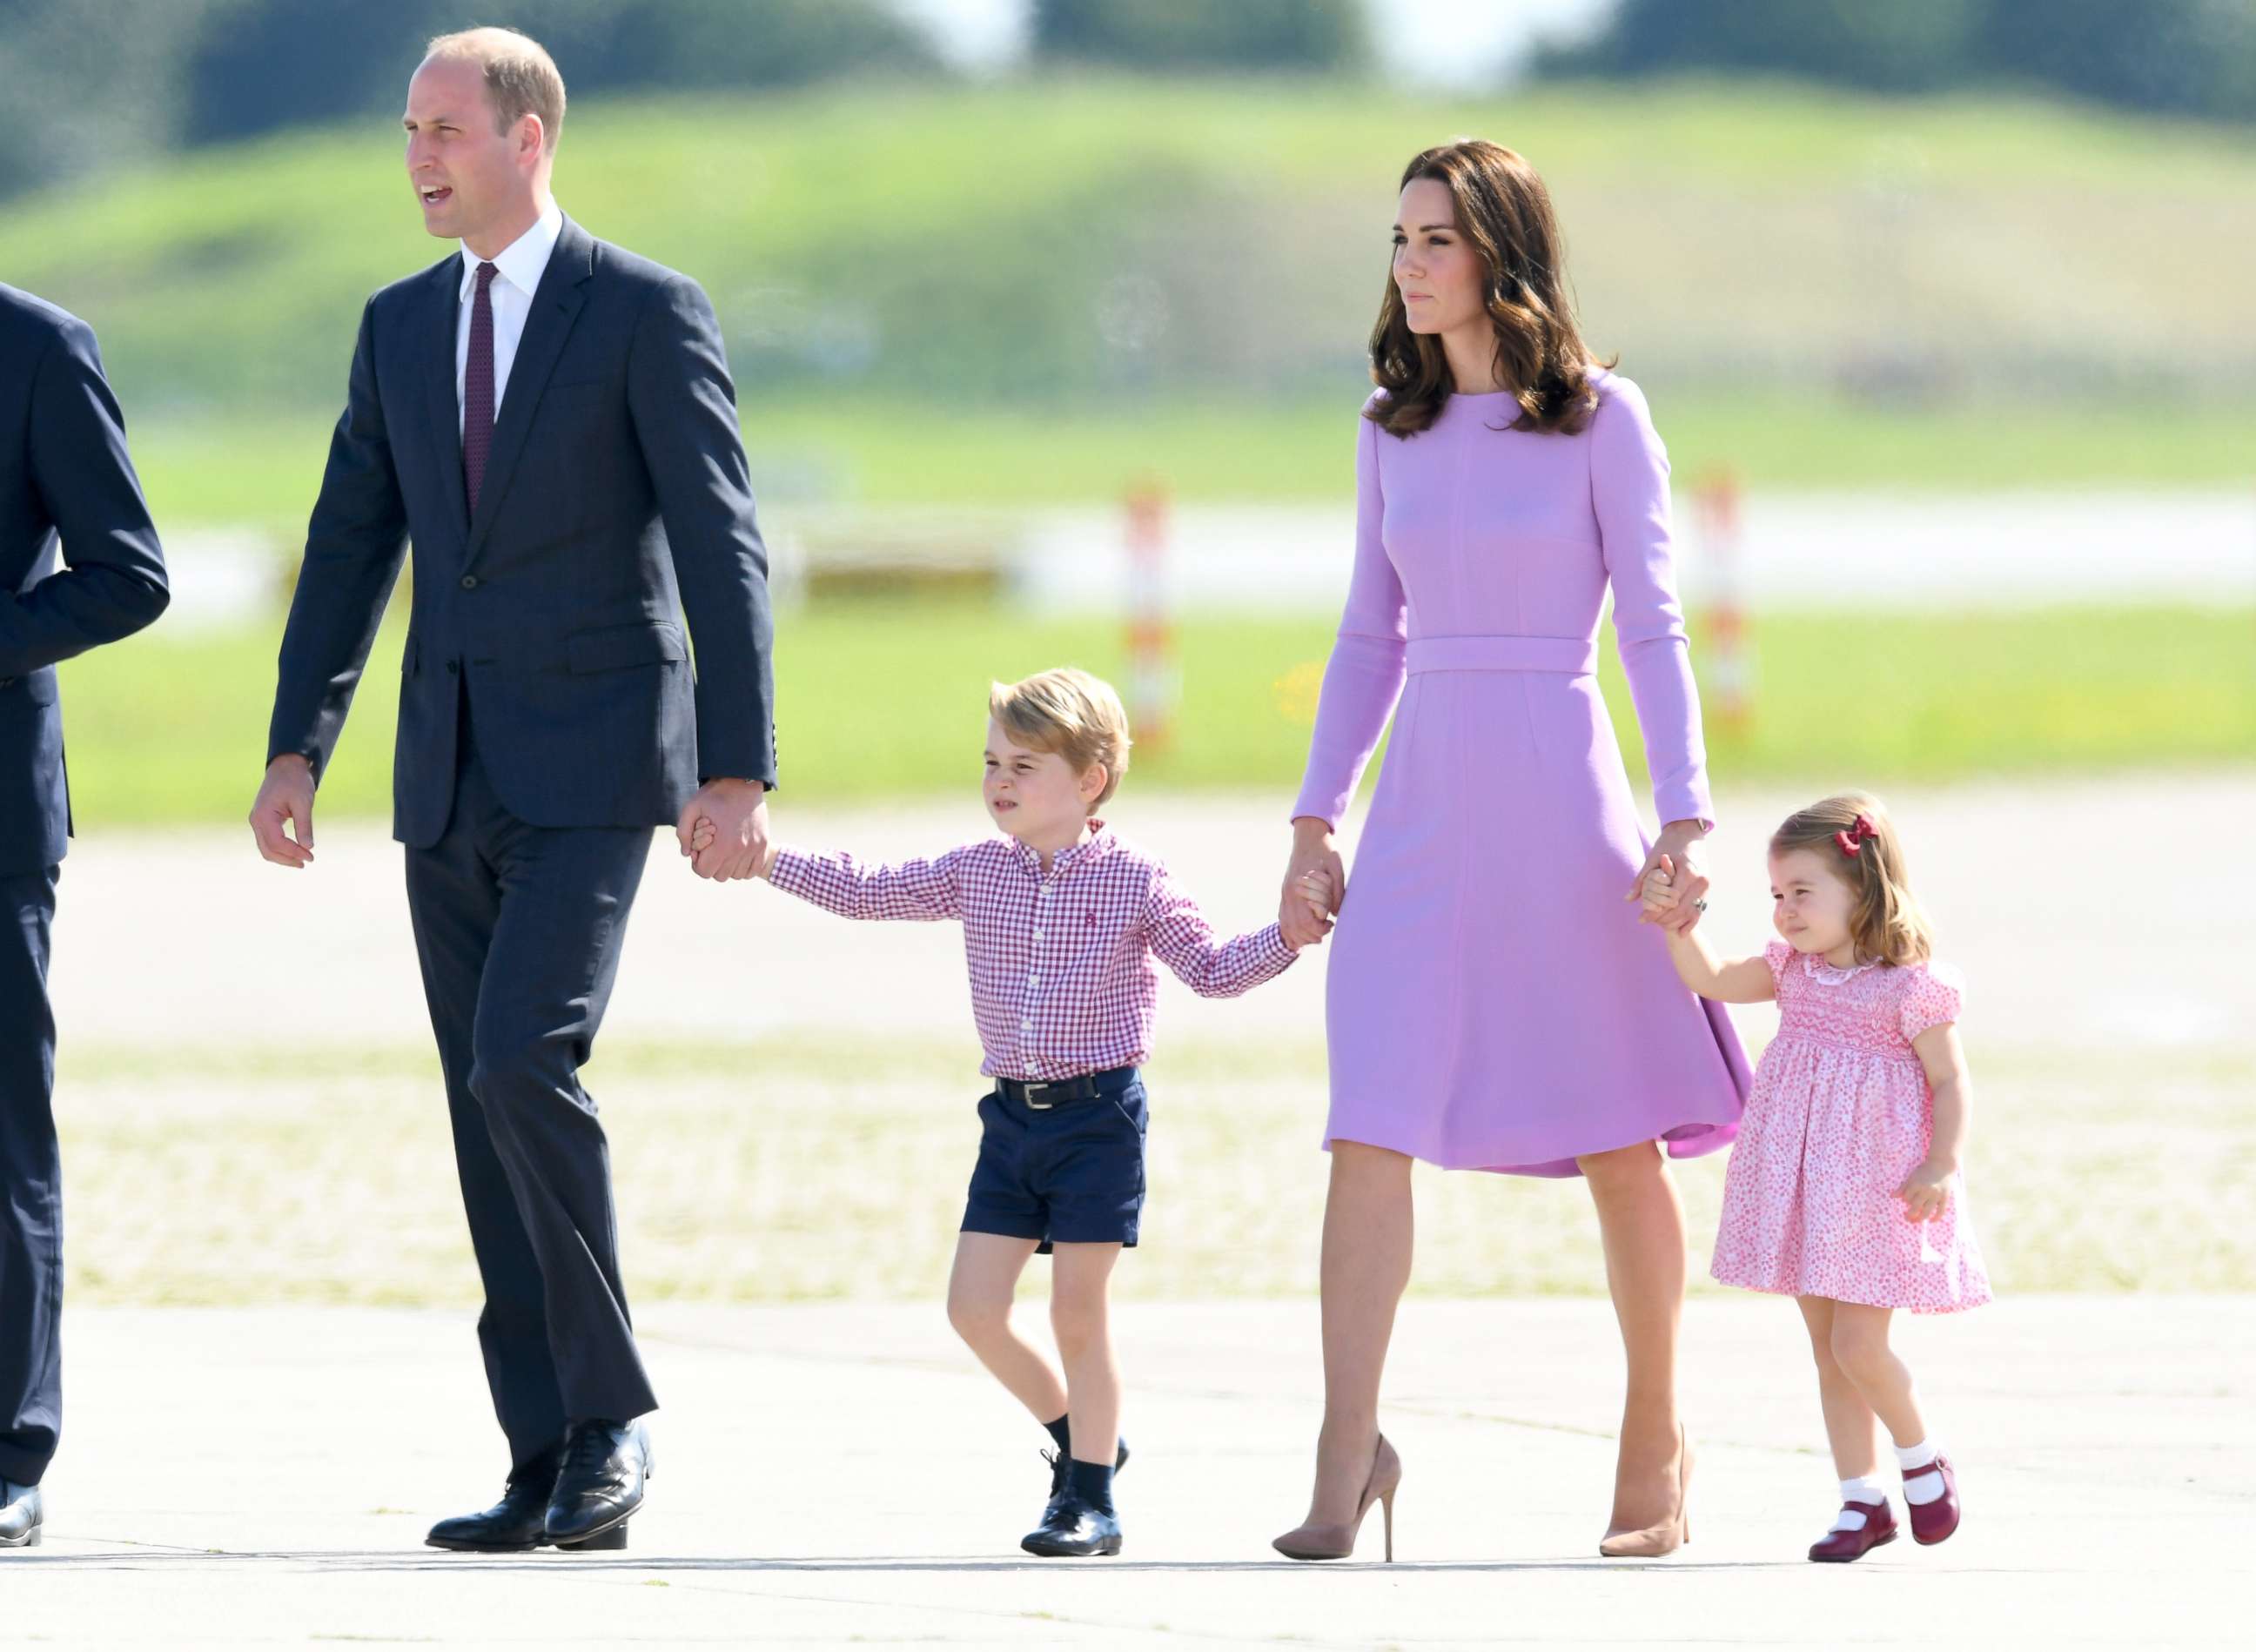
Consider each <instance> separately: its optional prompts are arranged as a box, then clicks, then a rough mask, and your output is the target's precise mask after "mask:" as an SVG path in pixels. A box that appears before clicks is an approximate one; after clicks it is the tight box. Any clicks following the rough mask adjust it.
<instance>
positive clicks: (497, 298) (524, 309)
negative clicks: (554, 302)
mask: <svg viewBox="0 0 2256 1652" xmlns="http://www.w3.org/2000/svg"><path fill="white" fill-rule="evenodd" d="M563 233H564V215H563V214H562V213H561V212H560V211H559V210H558V209H557V208H556V204H555V203H554V202H553V201H551V202H550V203H549V206H548V210H547V211H546V212H544V213H542V214H541V215H540V218H539V222H536V223H535V224H534V225H533V226H532V228H531V229H527V230H526V231H525V233H524V234H523V235H521V236H519V237H518V238H517V239H516V240H514V241H512V242H511V243H510V244H508V245H507V246H505V247H504V248H503V249H502V250H501V252H500V253H499V255H498V256H497V257H496V258H495V259H494V267H495V269H496V270H497V272H498V273H497V275H495V277H494V279H493V286H490V287H489V288H488V289H487V291H486V300H487V301H488V302H489V303H490V304H491V305H492V306H493V333H494V336H493V351H494V420H495V421H496V422H497V423H498V422H499V421H500V419H501V399H502V397H503V395H504V393H505V392H507V391H508V389H509V370H510V367H511V364H514V363H515V362H516V360H517V343H518V340H519V339H521V338H523V337H524V336H525V317H526V316H527V315H530V314H532V294H533V291H534V289H535V288H537V287H539V285H540V272H542V271H543V270H546V268H547V267H548V255H549V254H550V253H552V252H553V251H556V237H558V236H560V235H561V234H563ZM482 262H483V260H482V259H481V258H479V257H478V255H477V254H476V253H475V252H473V251H470V250H469V247H467V246H465V247H464V248H463V249H462V310H461V314H459V315H458V316H457V317H456V318H455V431H456V433H457V434H459V433H460V432H461V430H462V419H463V409H462V381H463V379H464V378H466V377H467V376H468V375H469V365H470V300H471V297H472V296H473V295H474V294H475V293H476V292H477V290H478V265H480V264H481V263H482Z"/></svg>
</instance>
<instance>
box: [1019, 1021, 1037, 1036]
mask: <svg viewBox="0 0 2256 1652" xmlns="http://www.w3.org/2000/svg"><path fill="white" fill-rule="evenodd" d="M1033 1030H1034V1023H1033V1020H1031V1019H1028V1020H1023V1021H1020V1022H1019V1031H1020V1032H1022V1033H1031V1032H1033Z"/></svg>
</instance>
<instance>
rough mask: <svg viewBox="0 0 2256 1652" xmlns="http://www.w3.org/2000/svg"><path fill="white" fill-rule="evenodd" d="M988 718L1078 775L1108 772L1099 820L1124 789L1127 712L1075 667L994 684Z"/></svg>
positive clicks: (1102, 684)
mask: <svg viewBox="0 0 2256 1652" xmlns="http://www.w3.org/2000/svg"><path fill="white" fill-rule="evenodd" d="M987 715H988V716H989V717H993V718H994V719H995V721H996V722H998V723H999V724H1002V725H1003V731H1004V732H1005V733H1006V734H1008V735H1009V736H1010V737H1011V738H1012V740H1013V741H1015V742H1016V743H1017V744H1019V745H1023V746H1025V747H1026V748H1027V749H1028V750H1029V751H1033V752H1056V753H1057V754H1058V755H1059V756H1060V757H1062V758H1063V759H1065V760H1066V761H1067V763H1068V764H1069V765H1071V766H1072V768H1073V772H1074V773H1075V774H1076V775H1080V774H1086V773H1089V765H1090V764H1092V763H1102V764H1103V766H1104V789H1103V791H1101V792H1099V793H1098V794H1096V801H1094V802H1092V803H1091V804H1089V812H1090V813H1091V814H1094V813H1096V810H1098V809H1099V808H1103V806H1104V803H1105V801H1106V800H1107V799H1109V798H1110V797H1111V795H1112V794H1113V793H1115V792H1117V791H1118V790H1119V789H1120V781H1121V779H1122V777H1123V776H1124V775H1125V774H1126V773H1128V747H1129V745H1130V744H1131V742H1130V740H1129V738H1128V710H1127V708H1126V707H1125V706H1123V705H1122V704H1121V703H1120V696H1119V695H1118V694H1117V693H1116V692H1115V691H1114V689H1113V687H1112V685H1111V684H1110V683H1109V682H1107V681H1104V680H1103V678H1102V677H1092V676H1090V675H1089V673H1087V672H1086V671H1076V670H1075V669H1073V667H1070V666H1068V667H1060V668H1059V669H1057V670H1054V671H1041V672H1037V673H1035V674H1033V676H1031V677H1028V678H1027V679H1026V681H1023V682H1011V683H1003V682H998V683H994V684H991V686H990V687H989V688H988V690H987Z"/></svg>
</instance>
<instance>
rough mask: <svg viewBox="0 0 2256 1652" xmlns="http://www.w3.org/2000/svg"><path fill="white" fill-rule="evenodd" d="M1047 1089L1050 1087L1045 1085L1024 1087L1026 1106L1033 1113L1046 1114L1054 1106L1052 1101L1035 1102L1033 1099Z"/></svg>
mask: <svg viewBox="0 0 2256 1652" xmlns="http://www.w3.org/2000/svg"><path fill="white" fill-rule="evenodd" d="M1049 1088H1050V1086H1049V1085H1047V1084H1028V1085H1026V1105H1027V1106H1028V1107H1029V1108H1031V1109H1032V1110H1033V1112H1048V1111H1049V1110H1050V1109H1051V1108H1053V1107H1054V1106H1056V1105H1057V1103H1055V1102H1054V1101H1037V1100H1036V1099H1035V1098H1036V1097H1037V1096H1039V1095H1040V1094H1041V1092H1042V1091H1045V1090H1047V1089H1049Z"/></svg>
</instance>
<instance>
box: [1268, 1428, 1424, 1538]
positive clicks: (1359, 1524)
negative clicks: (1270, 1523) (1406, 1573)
mask: <svg viewBox="0 0 2256 1652" xmlns="http://www.w3.org/2000/svg"><path fill="white" fill-rule="evenodd" d="M1401 1484H1402V1459H1401V1458H1399V1457H1397V1456H1396V1455H1395V1454H1394V1448H1393V1447H1392V1446H1391V1445H1389V1444H1387V1443H1386V1437H1385V1435H1384V1434H1382V1435H1380V1436H1379V1437H1378V1446H1377V1448H1376V1449H1375V1450H1374V1451H1372V1452H1371V1478H1370V1479H1367V1480H1365V1481H1364V1486H1363V1495H1362V1496H1361V1497H1360V1498H1358V1499H1357V1501H1356V1505H1355V1518H1354V1519H1353V1520H1352V1521H1349V1522H1348V1523H1347V1524H1346V1525H1344V1526H1296V1527H1294V1528H1293V1529H1292V1530H1291V1531H1288V1532H1287V1533H1286V1534H1285V1535H1284V1536H1282V1537H1280V1538H1278V1539H1277V1540H1276V1541H1275V1542H1274V1543H1272V1544H1271V1545H1270V1546H1271V1547H1272V1548H1273V1549H1274V1550H1276V1551H1277V1552H1278V1553H1279V1554H1280V1555H1283V1556H1285V1557H1287V1558H1288V1559H1292V1560H1345V1559H1346V1558H1347V1557H1349V1556H1350V1555H1352V1554H1353V1553H1355V1537H1356V1534H1357V1532H1359V1531H1361V1530H1362V1529H1363V1517H1364V1515H1365V1514H1369V1513H1371V1505H1372V1504H1373V1503H1377V1504H1378V1507H1379V1515H1380V1518H1381V1521H1382V1522H1383V1523H1384V1525H1385V1528H1386V1558H1387V1559H1388V1560H1389V1561H1392V1559H1393V1558H1394V1493H1395V1488H1396V1487H1398V1486H1400V1485H1401Z"/></svg>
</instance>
